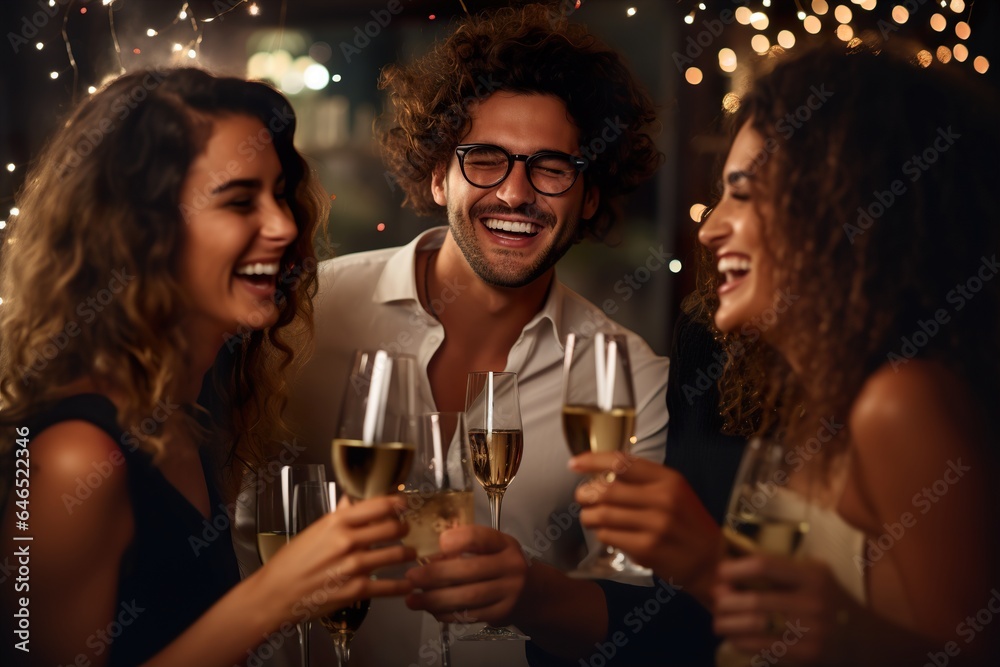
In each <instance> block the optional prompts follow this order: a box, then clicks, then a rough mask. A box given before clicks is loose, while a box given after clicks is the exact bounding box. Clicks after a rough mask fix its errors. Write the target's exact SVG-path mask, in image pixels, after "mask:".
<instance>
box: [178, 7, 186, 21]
mask: <svg viewBox="0 0 1000 667" xmlns="http://www.w3.org/2000/svg"><path fill="white" fill-rule="evenodd" d="M187 17H188V13H187V12H186V11H184V10H183V9H182V10H181V13H180V14H178V15H177V18H179V19H180V20H181V21H183V20H184V19H186V18H187Z"/></svg>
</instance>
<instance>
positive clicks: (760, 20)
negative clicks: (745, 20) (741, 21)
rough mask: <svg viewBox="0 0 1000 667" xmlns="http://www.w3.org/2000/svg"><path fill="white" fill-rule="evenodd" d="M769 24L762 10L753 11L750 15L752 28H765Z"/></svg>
mask: <svg viewBox="0 0 1000 667" xmlns="http://www.w3.org/2000/svg"><path fill="white" fill-rule="evenodd" d="M769 24H770V21H769V20H768V18H767V14H765V13H764V12H754V13H753V14H752V15H751V16H750V25H751V26H753V29H754V30H767V26H768V25H769Z"/></svg>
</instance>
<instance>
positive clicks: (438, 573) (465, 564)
mask: <svg viewBox="0 0 1000 667" xmlns="http://www.w3.org/2000/svg"><path fill="white" fill-rule="evenodd" d="M440 544H441V554H440V555H439V556H437V557H435V559H434V560H433V561H431V562H430V563H428V564H426V565H422V566H418V567H415V568H412V569H410V571H409V572H407V573H406V578H407V579H409V580H410V582H412V583H413V586H414V588H416V589H419V590H420V591H421V592H418V593H411V594H410V595H408V596H407V598H406V605H407V606H408V607H409V608H410V609H419V610H423V611H428V612H430V613H431V614H433V615H434V617H435V618H437V620H439V621H442V622H446V623H448V622H456V621H460V622H465V623H469V622H475V621H486V622H488V623H492V624H494V625H506V624H507V623H509V622H510V621H509V620H508V619H509V618H510V615H511V612H512V611H513V610H514V607H515V605H516V604H517V601H518V599H519V598H520V597H521V593H522V591H523V590H524V586H525V581H526V578H527V572H528V563H527V561H526V560H525V558H524V554H523V553H522V551H521V545H520V544H518V542H517V540H515V539H514V538H513V537H511V536H509V535H505V534H504V533H501V532H498V531H495V530H492V529H490V528H487V527H485V526H459V527H457V528H452V529H450V530H447V531H445V532H443V533H441V538H440Z"/></svg>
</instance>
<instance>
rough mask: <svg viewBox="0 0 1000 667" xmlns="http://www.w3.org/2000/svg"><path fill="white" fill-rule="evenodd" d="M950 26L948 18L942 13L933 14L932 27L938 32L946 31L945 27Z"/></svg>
mask: <svg viewBox="0 0 1000 667" xmlns="http://www.w3.org/2000/svg"><path fill="white" fill-rule="evenodd" d="M947 27H948V19H946V18H945V17H943V16H941V15H940V14H934V15H933V16H931V29H932V30H935V31H937V32H944V29H945V28H947Z"/></svg>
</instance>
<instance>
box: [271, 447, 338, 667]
mask: <svg viewBox="0 0 1000 667" xmlns="http://www.w3.org/2000/svg"><path fill="white" fill-rule="evenodd" d="M272 462H273V463H277V462H275V461H272ZM274 467H275V466H273V465H265V466H262V468H261V469H260V470H258V472H257V482H256V485H257V554H258V556H260V562H261V563H262V564H266V563H267V562H268V561H269V560H270V559H271V558H273V557H274V554H276V553H277V552H278V550H279V549H281V547H283V546H285V544H287V543H288V540H289V539H291V536H292V534H293V533H294V532H295V531H294V525H295V524H294V523H292V507H293V505H292V501H293V498H292V494H293V491H294V489H295V485H296V484H298V483H300V482H307V481H311V482H319V483H325V482H326V471H325V469H324V468H323V466H322V465H319V464H296V465H283V466H280V467H278V468H277V471H278V474H277V476H274V475H272V474H271V473H270V471H271V470H273V469H274ZM298 631H299V649H300V656H301V660H302V662H301V664H302V667H308V665H309V624H308V622H306V621H303V622H301V623H299V624H298Z"/></svg>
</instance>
